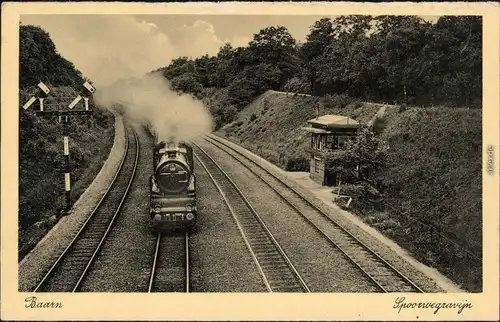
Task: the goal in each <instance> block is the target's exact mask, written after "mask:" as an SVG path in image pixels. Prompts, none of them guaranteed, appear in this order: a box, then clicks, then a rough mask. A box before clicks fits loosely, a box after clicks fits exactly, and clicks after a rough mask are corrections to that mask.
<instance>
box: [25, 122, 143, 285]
mask: <svg viewBox="0 0 500 322" xmlns="http://www.w3.org/2000/svg"><path fill="white" fill-rule="evenodd" d="M125 128H126V130H125V138H126V142H127V145H126V147H125V151H124V153H123V156H122V158H121V160H120V164H119V167H118V169H117V171H116V173H115V174H114V176H113V179H112V181H111V183H110V184H109V186H108V188H107V189H106V191H105V192H104V194H103V196H102V197H101V199H100V200H99V202H98V203H97V205H96V206H95V207H94V209H93V211H92V212H91V214H90V215H89V217H88V218H87V219H86V220H85V222H84V223H83V225H82V227H81V228H80V229H79V230H78V232H77V233H76V235H75V236H74V237H73V239H72V240H71V241H70V243H69V244H68V246H66V248H65V249H64V251H63V252H62V253H61V255H59V256H58V258H57V260H56V261H55V262H54V264H53V265H52V266H51V267H50V269H49V270H48V272H47V273H46V274H45V275H44V277H43V278H42V280H41V281H40V282H39V283H38V285H37V286H36V288H35V289H34V290H33V292H39V290H40V289H41V288H43V286H45V283H46V282H47V281H48V280H49V278H50V277H52V276H53V274H54V271H55V270H56V269H57V268H58V267H59V265H60V264H61V262H62V260H63V259H64V258H65V257H66V255H67V254H68V252H69V250H70V249H71V248H72V247H73V246H74V245H75V243H76V241H77V240H78V239H79V238H80V237H81V235H82V233H83V232H84V231H85V229H86V228H87V227H88V225H89V222H90V221H91V220H92V219H94V217H95V215H96V213H97V212H98V210H99V209H100V207H101V205H102V204H103V202H104V201H105V200H106V199H107V198H108V197H109V192H110V191H111V189H112V188H113V187H114V185H115V183H116V180H117V178H118V176H119V175H120V174H121V171H122V169H123V166H124V164H125V160H126V157H127V154H128V151H129V148H130V143H129V142H130V141H129V140H130V134H129V131H130V132H132V133H133V135H134V139H135V143H136V154H135V160H134V166H133V174H132V176H131V178H130V180H129V184H128V186H127V189H126V190H125V192H124V194H123V197H122V199H121V201H120V204H119V206H118V208H117V210H116V212H115V213H114V215H113V217H112V219H111V221H110V223H109V225H108V228H107V230H106V232H105V233H104V236H103V237H102V238H101V240H100V242H99V244H98V246H97V248H96V249H95V250H94V252H93V254H92V256H91V258H90V260H89V262H88V263H87V265H86V267H85V269H84V271H83V273H82V274H81V276H80V278H79V279H78V281H77V283H76V285H75V286H74V287H73V289H72V292H75V291H76V290H77V289H78V287H79V286H80V284H81V282H82V280H83V278H84V276H85V275H86V274H87V272H88V269H89V267H90V265H91V264H92V262H93V261H94V259H95V257H96V255H97V253H98V251H99V249H100V247H101V245H102V243H103V241H104V239H105V237H107V234H108V232H109V230H110V228H111V226H112V225H113V223H114V221H115V219H116V216H117V214H118V213H119V211H120V208H121V206H122V204H123V201H124V200H125V198H126V196H127V194H128V191H129V188H130V185H131V183H132V181H133V180H134V176H135V170H136V168H137V161H138V157H139V140H138V138H137V135H136V134H135V132H134V131H133V129H132V130H129V129H128V128H127V127H125Z"/></svg>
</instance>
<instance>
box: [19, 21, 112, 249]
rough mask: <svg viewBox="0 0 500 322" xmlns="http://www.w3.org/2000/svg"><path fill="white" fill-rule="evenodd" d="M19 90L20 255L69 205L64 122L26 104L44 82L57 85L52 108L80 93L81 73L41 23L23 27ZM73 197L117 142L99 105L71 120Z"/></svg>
mask: <svg viewBox="0 0 500 322" xmlns="http://www.w3.org/2000/svg"><path fill="white" fill-rule="evenodd" d="M19 56H20V84H19V86H20V93H19V254H20V258H21V257H23V256H24V255H25V254H26V252H28V251H29V250H30V249H31V248H32V247H33V246H34V245H35V244H36V243H37V242H38V240H40V238H42V237H43V235H44V234H45V232H46V231H48V229H50V228H51V227H52V226H53V225H54V224H55V222H57V219H58V217H59V211H60V210H62V209H63V208H64V176H63V173H64V159H63V149H62V147H63V142H62V124H61V123H58V121H57V118H54V117H53V118H47V119H45V118H42V117H39V116H38V115H36V114H35V109H36V108H37V106H36V105H37V104H36V103H35V104H33V105H32V106H31V107H30V108H29V109H28V110H24V109H23V108H22V105H23V104H24V103H25V102H26V101H27V100H28V99H29V98H30V97H31V96H32V95H33V93H34V92H36V85H37V84H38V82H39V81H43V82H44V83H45V84H46V85H48V86H49V88H50V89H51V93H50V96H49V97H48V98H46V99H45V104H44V105H45V108H46V109H47V110H49V109H54V108H57V105H59V106H61V105H62V106H67V104H68V103H69V102H70V101H71V100H72V99H73V98H74V97H76V96H77V95H78V92H77V91H76V90H75V89H74V88H78V87H80V86H81V84H82V83H83V78H82V75H81V73H80V72H79V71H78V70H76V69H75V68H74V66H73V64H72V63H71V62H69V61H67V60H66V59H64V58H63V57H61V56H60V55H59V54H58V53H57V52H56V49H55V46H54V43H53V42H52V40H51V39H50V37H49V35H48V33H46V32H45V31H44V30H42V29H41V28H39V27H35V26H21V27H20V55H19ZM69 132H70V133H71V134H70V157H71V168H72V169H71V170H72V171H71V182H72V202H74V201H76V199H77V198H78V197H79V196H80V194H81V193H82V192H83V191H84V189H85V188H86V187H87V186H88V185H89V184H90V182H91V181H92V180H93V179H94V177H95V176H96V175H97V173H98V172H99V170H100V168H101V166H102V164H103V162H104V160H105V159H106V157H107V155H108V153H109V149H110V147H111V145H112V143H113V134H114V133H113V118H112V115H111V114H110V113H109V112H106V111H104V110H101V109H99V108H95V109H94V113H93V115H92V116H89V117H83V118H78V117H73V118H71V122H70V124H69Z"/></svg>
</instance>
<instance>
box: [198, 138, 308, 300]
mask: <svg viewBox="0 0 500 322" xmlns="http://www.w3.org/2000/svg"><path fill="white" fill-rule="evenodd" d="M193 145H194V146H196V147H197V148H198V149H199V150H200V151H201V152H202V153H203V154H204V155H205V156H206V157H207V158H208V160H210V162H211V163H212V164H213V165H214V167H215V168H216V169H217V170H218V171H219V172H220V173H221V174H222V175H223V177H224V178H225V179H226V180H227V181H228V183H229V188H230V189H233V190H234V191H236V193H237V195H238V196H239V197H240V198H241V200H242V201H243V203H244V205H245V206H246V208H247V209H248V210H250V212H251V214H252V215H253V217H254V218H255V219H256V220H257V222H258V224H259V225H260V227H261V228H262V230H263V231H264V233H265V235H266V236H267V237H268V238H269V240H270V243H271V245H272V246H273V247H274V248H275V249H276V251H277V253H278V254H279V256H281V259H282V260H283V261H284V262H285V264H286V266H287V268H288V269H289V270H290V272H291V274H292V276H293V277H294V279H295V280H296V282H297V283H298V284H299V287H300V289H301V290H302V291H305V292H307V293H310V292H311V290H310V289H309V287H308V286H307V284H306V283H305V281H304V280H303V279H302V277H301V276H300V274H299V272H298V271H297V270H296V269H295V267H294V265H293V264H292V262H291V260H290V259H289V258H288V256H287V255H286V253H285V252H284V250H283V249H282V248H281V246H280V245H279V243H278V242H277V241H276V239H275V238H274V236H273V235H272V233H271V231H270V230H269V229H268V228H267V226H266V225H265V223H264V221H263V220H262V218H261V217H260V216H259V215H258V214H257V212H256V211H255V209H254V208H253V207H252V206H251V204H250V202H249V201H248V200H247V198H246V197H245V196H244V194H243V193H242V191H241V190H240V189H239V187H238V186H237V185H236V183H234V181H233V180H231V178H230V177H229V176H228V175H227V174H226V172H225V171H224V170H222V168H221V167H220V165H219V164H217V162H216V161H215V160H214V159H213V158H212V157H211V156H210V155H209V154H208V153H207V152H206V151H205V150H204V149H203V148H201V147H200V146H199V145H197V144H195V143H193ZM194 155H195V157H196V158H197V159H198V161H199V162H200V164H201V165H202V167H203V168H204V169H205V171H206V172H207V174H208V175H209V176H210V178H211V179H212V181H213V183H214V184H215V186H216V187H217V190H218V191H219V192H220V194H221V195H222V197H223V199H224V201H225V203H226V205H227V206H228V208H229V210H230V212H231V215H232V217H233V219H234V221H235V222H236V225H237V227H238V230H239V231H240V234H241V235H242V237H243V240H244V242H245V244H246V246H247V248H248V249H249V251H250V254H251V256H252V258H253V260H254V262H255V264H256V265H257V268H258V271H259V273H260V275H261V277H262V280H263V283H264V285H265V286H266V289H267V290H268V291H269V292H273V291H274V288H278V287H276V286H275V287H273V285H272V284H275V283H277V282H279V281H272V280H269V278H268V277H267V276H266V274H265V272H264V270H265V269H264V268H263V266H262V264H261V262H260V261H259V259H258V257H259V255H258V254H256V252H255V251H254V249H253V248H252V246H251V242H250V236H248V233H246V232H245V228H244V227H243V223H242V221H241V219H238V216H237V215H236V213H237V210H236V209H235V207H234V205H232V203H231V201H229V198H228V196H227V195H226V193H224V191H223V189H222V187H221V183H220V182H217V179H215V178H214V176H213V175H212V173H211V172H210V170H209V169H208V166H207V165H206V164H205V163H204V162H203V161H202V160H201V159H200V157H199V156H198V155H197V154H196V153H194ZM255 246H256V245H255ZM255 246H254V247H255ZM259 246H260V247H262V248H263V249H265V247H266V246H267V245H265V244H262V245H259ZM266 270H272V268H269V269H266Z"/></svg>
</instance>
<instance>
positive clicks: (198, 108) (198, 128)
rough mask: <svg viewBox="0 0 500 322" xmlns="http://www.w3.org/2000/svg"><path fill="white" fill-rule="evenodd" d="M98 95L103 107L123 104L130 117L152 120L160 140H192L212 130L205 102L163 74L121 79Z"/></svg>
mask: <svg viewBox="0 0 500 322" xmlns="http://www.w3.org/2000/svg"><path fill="white" fill-rule="evenodd" d="M94 98H95V100H96V102H97V103H98V104H100V105H102V106H108V107H112V106H114V105H120V106H121V107H123V108H124V109H125V114H126V116H127V117H129V118H131V119H134V120H137V121H140V122H144V121H146V122H148V123H149V124H150V125H151V126H152V127H153V128H154V130H155V131H156V135H157V140H158V141H168V140H171V139H173V140H176V141H179V140H184V141H189V140H192V139H195V138H196V137H198V136H200V135H202V134H206V133H209V132H210V131H211V130H212V126H213V123H212V117H211V115H210V113H209V112H208V110H207V108H206V107H205V106H204V105H203V103H202V102H201V101H199V100H197V99H195V98H194V97H192V96H190V95H180V94H178V93H176V92H173V91H171V90H170V89H169V83H168V82H167V80H166V79H165V78H164V77H163V76H162V75H161V74H150V75H148V76H145V77H142V78H140V79H131V80H128V81H121V82H117V83H115V84H113V85H111V86H109V87H107V88H105V89H104V90H102V91H98V92H96V93H95V94H94Z"/></svg>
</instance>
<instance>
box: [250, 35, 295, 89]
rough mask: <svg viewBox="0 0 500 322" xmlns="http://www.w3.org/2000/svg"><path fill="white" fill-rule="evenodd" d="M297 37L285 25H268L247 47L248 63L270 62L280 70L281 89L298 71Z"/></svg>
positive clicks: (269, 63)
mask: <svg viewBox="0 0 500 322" xmlns="http://www.w3.org/2000/svg"><path fill="white" fill-rule="evenodd" d="M295 44H296V42H295V39H294V38H293V37H292V35H291V34H290V33H289V32H288V29H286V28H285V27H283V26H276V27H274V26H272V27H267V28H264V29H262V30H260V31H259V33H257V34H255V35H254V38H253V40H252V41H250V43H249V44H248V47H247V48H246V49H245V51H244V54H245V62H246V63H247V64H248V65H259V64H268V65H270V66H272V67H275V68H277V69H278V70H279V72H280V79H279V87H278V88H279V89H282V88H283V87H284V86H285V84H286V82H287V81H288V79H290V78H291V77H293V76H294V75H295V74H296V73H297V72H298V69H297V66H298V64H299V58H298V53H297V50H296V47H295Z"/></svg>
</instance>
